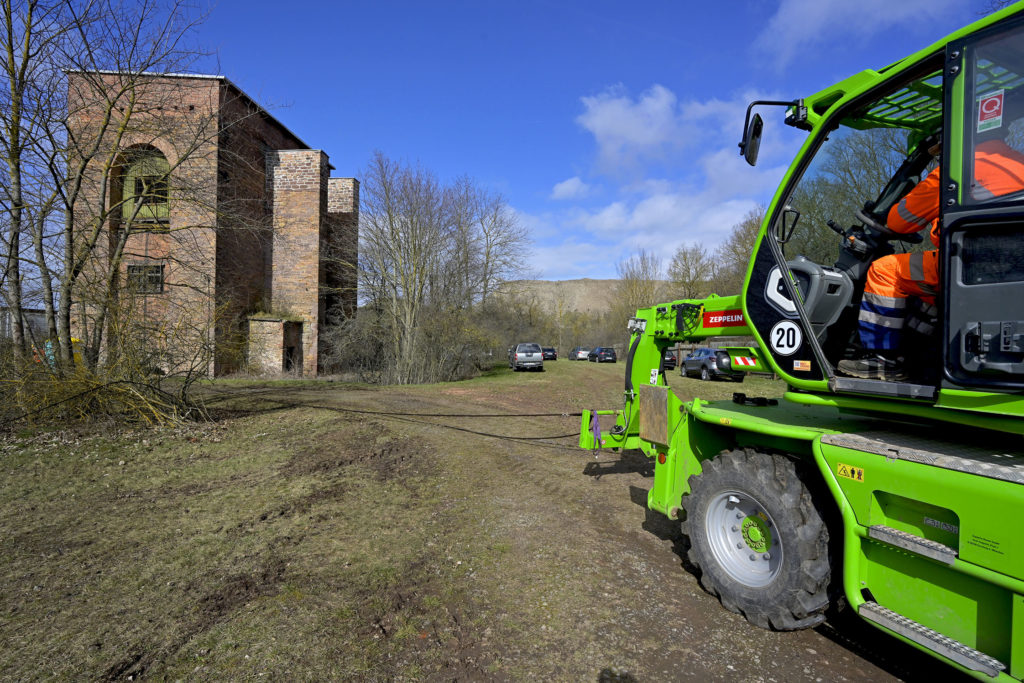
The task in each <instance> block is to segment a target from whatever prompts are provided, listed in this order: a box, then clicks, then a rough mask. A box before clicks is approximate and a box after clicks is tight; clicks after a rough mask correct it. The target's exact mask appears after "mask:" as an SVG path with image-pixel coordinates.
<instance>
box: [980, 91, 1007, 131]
mask: <svg viewBox="0 0 1024 683" xmlns="http://www.w3.org/2000/svg"><path fill="white" fill-rule="evenodd" d="M1002 125H1003V91H1002V90H996V91H995V92H990V93H988V94H987V95H982V96H981V99H980V100H978V132H979V133H981V132H982V131H986V130H993V129H995V128H1001V127H1002Z"/></svg>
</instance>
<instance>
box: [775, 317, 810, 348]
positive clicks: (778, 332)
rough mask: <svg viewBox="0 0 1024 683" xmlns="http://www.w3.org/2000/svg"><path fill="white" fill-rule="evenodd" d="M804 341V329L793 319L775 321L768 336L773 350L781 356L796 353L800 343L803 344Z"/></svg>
mask: <svg viewBox="0 0 1024 683" xmlns="http://www.w3.org/2000/svg"><path fill="white" fill-rule="evenodd" d="M803 341H804V333H803V331H802V330H801V329H800V326H799V325H797V324H796V323H795V322H793V321H792V320H780V321H779V322H777V323H775V327H773V328H772V331H771V334H770V336H769V338H768V343H769V344H771V346H772V351H774V352H775V353H777V354H779V355H780V356H789V355H792V354H794V353H796V351H797V349H799V348H800V345H801V344H803Z"/></svg>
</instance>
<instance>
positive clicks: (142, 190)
mask: <svg viewBox="0 0 1024 683" xmlns="http://www.w3.org/2000/svg"><path fill="white" fill-rule="evenodd" d="M125 156H126V159H125V165H124V177H123V183H122V188H123V190H122V200H123V204H122V208H121V213H122V215H123V216H126V217H128V218H131V217H132V216H134V220H135V221H137V222H141V223H167V222H168V220H169V217H170V211H169V206H168V205H169V202H170V187H169V182H168V181H169V177H170V172H171V169H170V164H168V163H167V159H166V158H165V157H164V155H163V154H161V153H160V151H159V150H156V149H153V148H152V147H147V148H142V149H133V150H129V152H128V153H127V154H126V155H125Z"/></svg>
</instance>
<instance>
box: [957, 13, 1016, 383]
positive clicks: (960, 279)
mask: <svg viewBox="0 0 1024 683" xmlns="http://www.w3.org/2000/svg"><path fill="white" fill-rule="evenodd" d="M945 73H946V88H945V91H946V98H947V101H946V111H948V112H957V113H960V112H962V115H960V116H951V117H949V119H948V120H947V127H946V130H947V134H946V136H945V140H944V150H943V158H944V160H946V161H944V163H943V171H942V172H943V182H942V193H943V194H942V200H941V201H942V210H943V216H942V221H943V225H942V232H941V244H942V247H941V258H942V273H943V280H944V285H945V286H944V291H945V299H944V316H943V317H944V320H945V324H944V334H945V345H944V350H943V364H944V380H943V385H944V386H945V387H947V388H975V389H986V390H987V389H995V390H1006V389H1022V388H1024V21H1021V20H1019V19H1014V20H1011V21H1009V22H1003V23H1000V24H997V25H995V26H994V27H992V28H991V29H989V30H987V31H984V32H980V33H977V34H975V35H973V36H971V37H970V38H969V39H967V40H964V41H960V42H958V43H955V44H951V45H950V46H949V48H948V50H947V53H946V69H945Z"/></svg>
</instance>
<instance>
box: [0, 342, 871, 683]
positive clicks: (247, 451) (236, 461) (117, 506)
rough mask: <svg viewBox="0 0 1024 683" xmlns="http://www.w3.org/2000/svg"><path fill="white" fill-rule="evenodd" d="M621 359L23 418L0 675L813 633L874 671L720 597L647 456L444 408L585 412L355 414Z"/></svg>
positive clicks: (505, 654)
mask: <svg viewBox="0 0 1024 683" xmlns="http://www.w3.org/2000/svg"><path fill="white" fill-rule="evenodd" d="M623 369H624V366H623V364H617V365H602V366H596V365H594V364H590V363H568V362H565V361H559V362H557V363H552V364H549V369H548V371H547V372H544V373H511V372H509V371H506V370H498V371H496V372H494V373H492V374H491V375H490V376H488V377H483V378H479V379H476V380H473V381H469V382H461V383H456V384H447V385H433V386H416V387H407V388H403V389H392V388H372V387H366V386H360V385H345V384H338V383H328V382H316V383H314V382H281V383H253V382H217V383H212V384H211V385H209V386H206V387H205V388H204V391H205V392H206V396H205V399H206V401H207V404H208V406H209V407H210V409H211V410H212V411H213V412H214V414H219V415H221V416H222V418H223V419H222V420H221V421H220V422H217V423H213V424H207V425H202V426H197V427H192V428H157V429H151V430H146V431H133V432H121V433H102V434H100V433H92V434H73V433H70V432H62V433H56V432H34V431H32V430H26V431H24V432H23V433H21V434H20V435H17V436H11V437H9V438H8V439H7V440H6V441H4V442H2V443H0V461H2V463H3V470H4V471H3V475H4V477H3V484H2V488H0V586H3V589H2V593H0V596H2V597H0V671H3V672H4V674H3V676H4V677H5V678H10V679H15V680H22V679H38V678H58V679H70V678H75V679H79V678H85V679H104V680H124V679H127V678H128V677H133V678H137V677H138V676H139V675H143V676H146V677H153V678H160V679H163V678H167V679H196V680H219V679H225V678H229V679H239V678H246V679H247V678H257V677H259V676H266V677H267V678H269V679H274V680H297V679H310V678H326V679H331V680H351V679H360V680H366V679H370V680H396V679H397V680H420V679H428V680H433V679H445V680H452V679H455V680H481V679H515V680H532V679H543V680H550V679H557V680H581V679H591V680H593V679H594V678H596V676H597V675H598V673H599V672H600V671H601V670H603V669H610V668H613V667H617V668H620V669H629V670H632V671H634V672H646V673H647V676H646V678H648V679H657V678H661V679H664V678H666V676H665V672H671V671H672V666H673V665H672V664H671V662H672V661H682V660H683V659H686V660H687V661H688V662H689V664H688V666H689V667H690V668H689V669H688V670H689V671H690V672H691V673H692V675H695V676H700V675H702V673H704V674H709V673H711V674H713V673H714V672H716V671H718V673H719V674H720V673H721V671H722V669H721V668H720V667H721V666H722V664H721V662H722V661H732V662H734V663H735V664H736V666H737V667H738V668H736V669H734V670H735V671H736V672H737V675H738V676H741V675H742V674H743V672H744V671H746V672H747V673H748V674H750V675H752V676H755V677H756V673H757V672H759V671H762V670H763V668H761V667H764V666H769V665H771V662H773V661H775V660H779V661H783V660H784V659H785V657H792V655H788V654H785V652H788V651H782V650H780V648H785V647H794V648H796V650H795V651H799V650H800V649H801V648H803V647H806V646H808V645H810V644H813V645H814V647H815V648H816V649H818V651H821V652H824V653H829V656H830V657H831V658H832V661H833V663H834V664H835V666H841V667H842V670H843V671H844V672H848V671H849V670H850V669H849V667H854V669H853V670H854V671H860V670H861V669H856V667H858V666H860V667H866V668H863V671H868V672H871V675H877V674H878V673H879V672H878V669H876V668H875V667H873V666H872V665H870V664H866V663H864V662H863V661H861V660H860V659H859V658H857V657H856V656H853V655H851V654H850V653H849V652H848V651H846V650H845V649H844V648H842V647H839V646H837V645H834V644H831V643H829V642H828V641H826V640H825V639H823V638H821V636H818V635H816V634H814V633H809V634H807V635H793V634H789V635H787V636H786V638H787V639H788V640H787V641H786V642H788V643H791V644H792V645H780V642H781V641H780V640H779V636H777V635H776V634H770V633H767V632H764V631H760V630H758V629H755V628H752V627H749V626H747V625H746V624H745V623H744V622H743V621H742V620H740V619H739V618H736V617H734V615H730V614H728V613H726V612H724V611H722V610H720V609H719V608H718V606H717V603H716V602H715V601H714V600H713V599H712V598H710V596H707V595H706V594H703V593H702V592H701V591H700V590H699V589H698V588H697V587H696V582H695V580H694V579H693V577H692V576H690V575H689V574H687V573H686V572H684V571H681V570H680V568H679V566H678V563H679V558H678V556H677V555H674V554H673V553H672V547H673V545H674V544H676V543H677V542H678V541H677V539H676V538H675V536H674V535H673V534H674V533H675V532H674V531H673V530H672V528H671V525H669V524H667V521H665V520H663V521H661V522H658V521H657V520H652V519H648V521H647V522H644V512H643V509H642V507H638V501H637V500H634V498H637V497H639V496H641V495H642V494H640V493H636V494H634V492H633V489H634V488H635V487H636V485H640V484H643V482H644V481H645V480H646V481H648V482H649V479H647V477H648V476H649V475H648V473H647V471H646V470H645V464H644V463H643V462H642V460H643V459H642V458H641V459H640V461H637V460H636V459H635V458H634V459H630V458H625V459H623V460H621V461H619V460H618V458H617V456H613V455H611V454H608V458H602V459H600V460H597V461H595V460H594V458H593V456H591V455H590V454H589V453H584V452H582V451H579V450H576V449H574V448H554V447H551V445H550V444H545V443H541V444H536V443H533V444H530V443H525V442H517V441H513V440H509V439H494V438H485V437H481V436H476V435H472V434H467V433H464V432H455V431H451V430H448V429H446V428H445V427H443V426H439V424H438V423H443V424H446V425H449V426H462V427H465V428H471V429H474V430H478V431H488V432H494V433H500V434H506V435H509V436H515V435H521V436H527V435H536V434H559V433H565V432H571V431H575V430H576V429H578V424H577V418H562V417H550V418H532V419H529V420H517V421H513V420H501V419H476V420H472V419H464V418H445V419H431V420H425V421H426V422H429V423H432V424H420V423H419V421H416V422H409V421H403V420H409V419H410V418H403V419H397V418H385V417H382V416H372V415H359V414H353V413H347V412H344V410H345V409H352V408H354V409H361V410H390V411H397V412H422V413H438V412H460V413H462V412H475V413H495V412H561V411H564V412H576V411H578V410H579V409H581V408H584V407H587V408H590V407H600V408H604V407H609V408H610V407H617V406H618V405H619V403H620V399H621V392H622V377H621V373H622V371H623ZM673 385H674V386H676V388H677V390H678V391H679V392H680V393H687V392H688V391H691V390H700V393H701V395H702V396H709V395H713V394H717V395H721V396H728V395H731V392H732V391H734V390H736V389H737V388H738V387H740V385H732V384H725V383H723V384H718V383H700V382H698V381H696V380H682V379H679V378H677V377H674V378H673ZM742 390H743V391H746V392H747V393H751V394H755V393H762V394H771V395H778V394H779V393H780V392H781V390H782V386H781V385H780V384H778V383H771V382H768V381H766V380H754V381H750V382H747V383H745V384H744V385H742ZM417 420H420V419H417ZM562 443H567V444H570V445H571V444H573V443H575V439H572V438H569V439H565V440H563V441H562ZM640 505H642V503H640ZM641 524H642V525H643V527H642V528H641ZM666 546H668V547H666ZM667 614H675V615H677V618H678V617H682V618H683V619H684V621H683V622H679V621H677V622H676V625H677V626H678V627H679V628H680V629H682V626H679V624H681V623H687V626H686V629H683V630H680V631H678V632H677V637H674V638H668V639H666V637H665V634H664V633H663V631H662V630H663V629H664V628H666V626H665V619H666V615H667ZM708 614H711V615H713V617H714V618H713V619H707V615H708ZM685 615H690V616H689V617H688V618H689V619H690V623H688V622H686V621H685V619H686V618H687V617H685ZM703 622H707V623H706V624H704V623H703ZM694 629H704V631H699V630H698V631H695V630H694ZM737 629H739V632H741V633H742V637H737V636H736V633H737ZM684 632H685V633H690V634H691V635H692V637H693V638H697V639H700V640H702V642H703V645H702V649H701V650H700V652H698V653H694V651H693V650H691V648H690V645H688V644H687V642H686V639H685V638H681V637H679V636H681V635H682V634H683V633H684ZM780 652H783V654H780ZM787 661H788V660H787ZM801 665H802V664H801ZM744 666H746V667H748V669H744V668H743V667H744ZM780 666H781V665H780ZM815 666H818V667H819V668H817V669H815V670H814V671H815V672H817V673H820V675H822V676H825V677H829V675H830V673H835V672H834V671H832V670H830V669H828V668H827V667H826V668H824V669H821V668H820V662H819V663H818V664H817V665H815ZM716 667H719V668H717V669H716ZM671 677H672V676H671V675H669V676H668V678H671Z"/></svg>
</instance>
